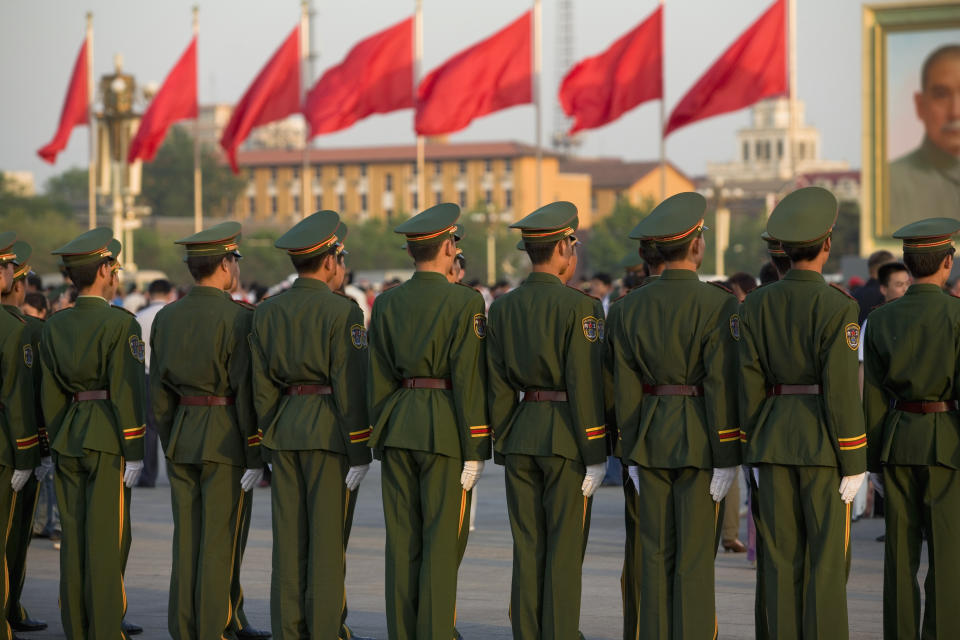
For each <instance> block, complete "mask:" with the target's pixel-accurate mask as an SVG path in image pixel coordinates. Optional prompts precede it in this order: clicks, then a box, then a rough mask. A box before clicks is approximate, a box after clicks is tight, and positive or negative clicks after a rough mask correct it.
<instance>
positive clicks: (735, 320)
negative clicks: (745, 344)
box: [730, 313, 740, 340]
mask: <svg viewBox="0 0 960 640" xmlns="http://www.w3.org/2000/svg"><path fill="white" fill-rule="evenodd" d="M730 335H731V336H733V339H734V340H740V316H739V314H736V313H735V314H733V315H732V316H730Z"/></svg>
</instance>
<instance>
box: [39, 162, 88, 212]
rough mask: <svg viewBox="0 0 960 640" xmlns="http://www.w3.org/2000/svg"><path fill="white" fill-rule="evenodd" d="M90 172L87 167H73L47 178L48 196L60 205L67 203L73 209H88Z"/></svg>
mask: <svg viewBox="0 0 960 640" xmlns="http://www.w3.org/2000/svg"><path fill="white" fill-rule="evenodd" d="M88 176H89V173H88V171H87V170H86V169H81V168H80V167H72V168H70V169H67V170H66V171H64V172H63V173H61V174H59V175H55V176H53V177H51V178H50V179H49V180H47V183H46V193H47V197H48V198H49V199H50V200H51V201H53V202H56V203H57V204H58V205H66V206H67V207H68V208H69V209H71V210H73V211H86V210H87V191H88V189H89V184H88Z"/></svg>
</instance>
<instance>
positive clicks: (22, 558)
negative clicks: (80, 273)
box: [3, 241, 50, 631]
mask: <svg viewBox="0 0 960 640" xmlns="http://www.w3.org/2000/svg"><path fill="white" fill-rule="evenodd" d="M13 251H14V253H16V256H17V257H16V259H15V260H14V264H15V266H16V270H15V271H14V274H13V279H14V282H16V281H22V280H26V278H27V276H28V275H29V274H30V273H31V271H30V265H29V263H28V260H29V259H30V255H31V253H32V249H31V247H30V245H29V244H27V243H26V242H22V241H17V242H16V243H15V244H14V245H13ZM3 306H4V308H5V309H6V310H7V311H9V312H10V313H11V314H13V315H14V316H16V317H17V318H18V319H20V320H22V321H23V322H25V323H26V327H24V337H25V339H26V341H27V342H29V344H30V356H31V364H30V370H31V372H32V374H33V375H32V376H31V377H32V379H33V395H34V413H33V415H34V419H35V425H34V428H35V429H36V430H37V435H38V436H39V446H38V450H39V454H40V457H41V459H45V460H46V461H47V463H48V464H49V456H50V445H49V441H48V440H47V430H46V428H45V427H44V426H43V409H42V408H41V406H40V384H41V378H42V376H41V372H42V368H41V366H40V361H39V359H38V356H37V354H39V353H40V335H41V333H42V332H43V320H40V319H38V318H34V317H32V316H28V315H25V314H24V313H22V312H21V311H20V308H19V307H18V306H17V305H16V304H4V305H3ZM39 486H40V483H39V482H38V481H37V478H36V476H35V475H31V476H30V478H29V480H27V484H25V485H24V486H23V488H22V489H20V491H19V492H18V493H17V500H16V504H15V505H14V508H13V515H12V516H11V519H10V530H9V531H8V533H7V548H6V556H7V577H8V580H7V583H8V584H9V585H10V593H9V598H8V603H7V621H8V622H9V623H10V625H11V627H13V629H14V631H39V630H42V629H45V628H46V627H47V624H46V623H45V622H40V621H37V620H32V619H31V618H30V614H29V613H28V612H27V610H26V608H25V607H24V606H23V604H21V602H20V595H21V594H22V593H23V584H24V581H25V580H26V577H27V549H28V547H29V545H30V540H31V538H32V537H33V516H34V513H35V512H36V510H37V498H38V497H39Z"/></svg>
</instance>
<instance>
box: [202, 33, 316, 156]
mask: <svg viewBox="0 0 960 640" xmlns="http://www.w3.org/2000/svg"><path fill="white" fill-rule="evenodd" d="M298 111H300V26H299V25H298V26H297V27H296V28H295V29H294V30H293V31H291V32H290V35H289V36H287V39H286V40H284V42H283V44H282V45H280V48H279V49H277V51H276V52H275V53H274V54H273V57H271V58H270V61H269V62H267V64H266V65H265V66H264V67H263V69H261V70H260V73H258V74H257V77H256V78H255V79H254V81H253V84H251V85H250V87H249V88H247V92H246V93H244V94H243V97H242V98H240V102H238V103H237V106H236V107H234V109H233V115H232V116H231V117H230V122H228V123H227V126H226V128H225V129H224V130H223V135H221V136H220V146H221V147H223V149H224V151H226V152H227V159H228V160H229V161H230V168H231V169H233V172H234V173H240V169H239V168H238V167H237V148H239V147H240V145H241V144H242V143H243V141H244V140H246V139H247V136H248V135H249V134H250V130H251V129H253V128H254V127H258V126H260V125H264V124H267V123H268V122H273V121H274V120H279V119H280V118H285V117H286V116H288V115H290V114H291V113H297V112H298Z"/></svg>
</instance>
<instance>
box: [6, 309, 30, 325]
mask: <svg viewBox="0 0 960 640" xmlns="http://www.w3.org/2000/svg"><path fill="white" fill-rule="evenodd" d="M7 315H9V316H10V317H11V318H14V319H15V320H19V321H20V324H27V320H26V318H21V317H20V316H18V315H17V314H15V313H13V312H12V311H7Z"/></svg>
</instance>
